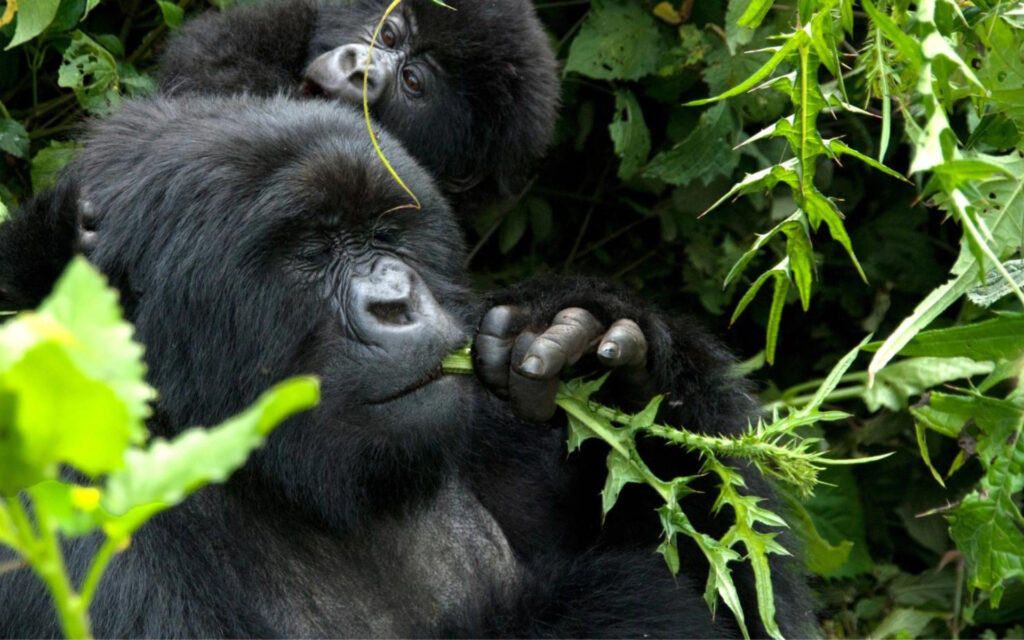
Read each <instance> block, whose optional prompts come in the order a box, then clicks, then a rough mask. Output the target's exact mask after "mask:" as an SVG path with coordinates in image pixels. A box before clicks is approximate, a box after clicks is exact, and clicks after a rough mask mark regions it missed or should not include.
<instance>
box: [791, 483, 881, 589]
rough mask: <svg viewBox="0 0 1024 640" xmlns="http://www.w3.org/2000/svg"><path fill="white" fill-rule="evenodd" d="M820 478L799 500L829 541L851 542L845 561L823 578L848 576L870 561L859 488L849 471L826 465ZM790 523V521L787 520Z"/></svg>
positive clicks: (867, 568)
mask: <svg viewBox="0 0 1024 640" xmlns="http://www.w3.org/2000/svg"><path fill="white" fill-rule="evenodd" d="M821 482H822V484H820V485H819V486H818V487H817V488H815V490H814V495H813V496H811V497H809V498H806V499H804V500H803V505H804V507H805V508H806V509H807V513H808V514H809V515H810V517H811V520H812V521H813V522H814V525H815V528H816V529H817V530H818V531H819V532H820V533H821V534H822V536H823V537H824V538H825V539H826V540H828V541H829V542H830V543H831V544H834V545H839V546H840V548H842V547H843V542H844V541H850V542H851V543H852V546H851V547H850V550H849V556H848V557H847V560H846V562H844V563H843V564H842V565H841V566H839V567H837V568H836V569H833V570H831V571H827V572H826V573H825V577H827V578H849V577H852V576H856V575H861V574H864V573H867V572H869V571H871V570H872V569H873V568H874V562H873V561H872V559H871V555H870V554H869V553H868V544H867V530H866V524H867V523H866V522H865V517H864V507H863V502H862V497H861V494H860V489H859V487H858V486H857V481H856V480H855V479H854V475H853V472H852V471H851V470H850V469H846V468H837V467H829V468H827V469H825V470H824V471H822V472H821ZM791 525H792V522H791Z"/></svg>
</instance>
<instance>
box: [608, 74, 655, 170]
mask: <svg viewBox="0 0 1024 640" xmlns="http://www.w3.org/2000/svg"><path fill="white" fill-rule="evenodd" d="M608 132H609V133H610V134H611V137H612V142H613V143H614V144H615V153H616V155H618V156H619V158H621V162H620V163H619V178H621V179H623V180H628V179H629V178H632V177H633V176H634V175H636V173H637V172H638V171H640V169H641V167H643V165H644V164H646V162H647V155H648V154H649V153H650V152H651V134H650V132H649V131H648V130H647V125H646V124H645V123H644V114H643V111H641V109H640V103H638V102H637V100H636V96H635V95H633V92H632V91H628V90H626V89H620V90H618V91H616V92H615V117H614V118H612V122H611V124H609V125H608Z"/></svg>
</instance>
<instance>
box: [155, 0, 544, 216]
mask: <svg viewBox="0 0 1024 640" xmlns="http://www.w3.org/2000/svg"><path fill="white" fill-rule="evenodd" d="M389 4H390V2H389V0H355V1H351V0H283V1H282V0H277V1H275V2H270V3H264V4H258V5H253V6H242V7H238V8H236V9H232V10H229V11H226V12H224V13H219V12H209V13H206V14H204V15H202V16H200V17H199V18H197V19H195V20H192V21H190V22H188V23H186V24H185V25H184V27H182V29H181V30H180V31H178V32H177V34H176V35H175V36H174V37H172V38H171V39H170V41H169V42H168V44H167V47H166V49H165V51H164V53H163V55H162V58H161V64H160V71H159V85H160V91H161V93H163V94H165V95H184V94H204V95H221V96H224V95H232V94H237V93H247V94H251V95H258V96H273V95H275V94H278V93H284V94H287V95H290V96H294V97H313V98H323V99H326V100H330V101H334V102H341V103H350V104H355V105H359V106H360V108H361V106H362V103H363V95H362V93H363V78H364V69H366V71H365V74H366V75H367V76H368V78H367V86H368V89H367V99H368V103H369V105H370V110H371V114H372V115H373V117H374V119H375V120H376V122H377V123H379V124H380V125H382V126H383V127H384V128H385V129H386V130H387V131H388V132H390V133H391V135H393V136H395V137H397V138H398V139H399V141H401V143H402V144H403V146H404V147H405V148H406V149H407V150H408V151H409V153H411V154H412V156H413V157H414V158H416V159H417V160H418V161H419V162H420V163H421V164H422V165H423V166H425V167H426V169H427V170H428V171H429V172H430V173H431V174H432V175H433V177H434V178H435V180H437V182H438V184H439V185H440V187H441V191H442V192H443V193H444V194H445V195H446V196H448V198H449V201H451V202H453V204H454V205H455V208H456V210H457V211H458V212H459V213H460V214H465V213H466V212H467V207H470V208H476V207H478V206H481V205H483V204H486V203H489V202H491V201H493V200H498V199H504V198H506V197H508V196H509V195H510V194H513V193H515V192H517V191H518V190H520V189H521V188H522V187H523V185H524V183H525V179H526V177H527V176H528V175H529V173H530V171H531V170H532V169H533V166H534V164H535V163H536V162H537V161H538V160H539V159H540V158H541V156H543V154H544V152H545V150H546V149H547V146H548V143H549V142H550V140H551V137H552V132H553V128H554V122H555V117H556V110H557V103H558V77H557V74H556V65H555V59H554V55H553V53H552V51H551V47H550V45H549V43H548V38H547V36H546V34H545V33H544V30H543V28H542V27H541V25H540V22H539V21H538V19H537V15H536V12H535V11H534V8H533V4H532V2H530V0H499V1H488V2H483V1H481V0H451V2H449V3H448V5H449V6H451V7H453V9H454V10H452V9H446V8H444V7H442V6H438V4H437V3H435V2H433V1H432V0H404V1H403V2H402V3H401V4H400V5H399V6H398V8H397V9H396V10H395V11H393V12H392V13H391V14H390V17H389V18H388V20H387V22H385V23H384V25H383V26H382V28H381V30H380V35H379V37H378V39H377V43H376V45H375V46H374V49H373V58H372V61H371V63H370V65H369V67H368V68H367V67H365V66H364V65H365V61H366V58H367V54H368V52H369V44H370V40H371V38H372V36H373V33H374V29H376V27H377V24H378V22H379V21H380V19H381V18H382V16H383V15H384V12H385V10H386V9H387V7H388V5H389ZM359 135H365V134H363V133H359Z"/></svg>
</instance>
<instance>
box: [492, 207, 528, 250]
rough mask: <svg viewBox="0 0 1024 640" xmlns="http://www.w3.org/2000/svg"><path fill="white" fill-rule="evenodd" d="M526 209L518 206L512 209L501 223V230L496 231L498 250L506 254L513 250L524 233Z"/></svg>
mask: <svg viewBox="0 0 1024 640" xmlns="http://www.w3.org/2000/svg"><path fill="white" fill-rule="evenodd" d="M527 215H528V214H527V211H526V207H524V206H522V205H520V206H516V207H515V208H513V209H512V210H511V211H509V212H508V215H507V216H505V219H504V220H503V221H502V222H501V229H500V230H499V231H498V249H499V250H500V251H501V252H502V253H503V254H505V253H508V252H509V251H511V250H512V249H514V248H515V246H516V245H517V244H519V241H520V240H522V239H523V234H524V233H526V219H527Z"/></svg>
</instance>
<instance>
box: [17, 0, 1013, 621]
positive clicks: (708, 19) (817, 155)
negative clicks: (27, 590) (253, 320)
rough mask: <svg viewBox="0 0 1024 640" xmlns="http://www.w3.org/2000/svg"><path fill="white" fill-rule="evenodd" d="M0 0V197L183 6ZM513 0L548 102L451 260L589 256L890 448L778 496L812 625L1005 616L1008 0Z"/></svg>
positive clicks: (129, 78) (135, 76)
mask: <svg viewBox="0 0 1024 640" xmlns="http://www.w3.org/2000/svg"><path fill="white" fill-rule="evenodd" d="M214 4H218V5H225V4H228V0H220V1H219V2H216V3H214ZM3 6H4V11H3V12H2V14H0V47H3V51H2V52H0V154H2V157H3V160H4V161H3V162H0V203H2V204H0V216H2V214H3V211H4V210H5V209H9V208H13V207H16V206H17V205H18V203H19V202H20V201H21V200H23V199H24V198H26V197H27V196H29V195H30V194H31V193H32V192H33V191H35V190H39V189H41V188H44V187H45V186H46V185H48V184H50V183H51V182H52V180H53V176H54V175H55V172H56V171H57V170H58V169H59V167H60V166H62V165H63V163H64V162H66V160H67V159H68V158H69V157H70V156H71V155H72V154H73V153H74V142H73V141H74V130H75V127H76V126H77V124H78V122H79V121H80V118H81V117H82V114H83V113H85V114H92V115H102V114H104V113H106V112H108V111H109V110H111V109H115V108H117V105H118V104H119V102H120V101H121V100H123V99H124V98H125V97H126V96H131V95H134V94H135V93H140V92H144V91H146V90H148V89H149V88H150V87H151V81H150V80H149V79H148V75H147V73H148V72H149V70H150V69H151V65H152V63H153V61H154V51H155V50H157V48H158V47H159V44H160V42H161V40H162V38H163V37H165V36H166V34H167V33H168V32H169V31H170V30H172V29H174V28H176V27H177V26H178V25H179V24H180V22H181V20H182V19H184V18H185V17H187V15H188V14H189V13H190V12H192V11H193V10H197V9H201V8H206V7H207V3H204V2H200V1H199V0H179V1H178V2H170V1H169V0H160V1H150V0H102V1H100V0H20V2H18V3H15V2H14V1H13V0H7V2H6V3H4V5H3ZM537 6H538V9H539V11H540V12H541V15H542V17H543V18H544V19H545V20H546V22H547V24H548V25H549V27H550V29H551V33H552V42H553V44H554V45H555V46H556V47H557V48H558V52H559V55H560V57H561V58H562V59H563V60H564V68H563V69H564V73H563V86H564V90H563V117H562V121H561V123H560V126H559V131H558V140H557V142H556V144H555V146H554V147H553V149H552V153H551V156H550V159H549V160H548V162H547V164H546V165H545V166H544V167H542V169H541V171H540V172H539V173H538V178H537V179H536V180H535V181H534V182H533V184H532V185H531V187H530V188H529V189H528V190H526V191H525V192H524V193H522V194H520V196H519V198H518V199H516V200H515V201H514V202H512V203H510V204H507V205H504V206H501V207H496V208H494V209H492V210H490V211H487V212H484V214H482V215H480V216H479V217H478V218H477V219H476V221H475V230H474V233H471V237H470V241H471V243H473V251H472V254H471V255H472V257H471V261H470V267H471V269H472V270H473V272H474V273H475V274H476V275H477V278H478V282H479V284H480V285H481V286H483V287H491V286H500V285H504V284H507V283H510V282H514V281H517V280H519V279H520V278H522V277H524V276H526V275H529V274H532V273H538V272H544V271H568V272H591V273H602V274H608V275H612V276H614V277H617V278H619V279H620V280H622V281H624V282H626V283H627V284H629V285H630V286H633V287H635V288H637V289H639V290H641V292H642V293H643V294H644V295H646V296H647V297H649V298H652V299H654V300H655V301H657V302H658V303H659V304H661V305H662V306H664V307H666V308H668V309H670V310H674V311H677V312H680V313H682V312H693V311H695V310H696V311H697V312H698V313H697V315H699V316H701V317H702V318H703V319H704V321H705V322H707V323H708V324H710V325H711V326H712V328H713V329H715V330H718V331H720V332H722V333H724V334H726V339H727V340H728V341H729V342H730V343H731V344H733V345H734V346H735V348H736V349H737V351H738V352H739V353H740V354H742V355H743V356H744V357H745V358H746V360H744V362H743V363H742V364H741V366H740V368H741V369H742V371H743V372H745V373H747V374H749V375H751V376H752V377H753V379H754V380H755V381H756V382H757V383H758V384H759V387H760V389H761V397H762V400H763V402H764V405H765V407H766V409H768V411H769V415H776V412H777V415H778V416H783V417H785V416H792V415H795V414H799V412H800V411H801V410H803V409H804V408H805V407H807V406H812V405H813V406H815V407H818V406H819V405H820V407H821V412H822V413H825V414H831V413H834V412H838V411H842V412H843V413H845V414H848V416H847V417H845V418H844V419H842V420H837V421H832V422H829V423H827V425H814V426H810V425H808V426H803V427H801V431H802V432H803V433H804V435H806V436H808V437H812V438H820V439H821V440H822V441H823V442H827V443H828V445H829V446H830V448H831V449H832V453H830V454H829V455H830V457H836V458H839V457H842V458H859V457H866V456H873V455H877V454H883V453H888V452H894V455H892V456H890V457H888V458H885V459H884V460H882V461H879V462H875V463H872V464H870V465H864V466H858V467H828V468H826V469H824V470H822V471H821V474H820V475H821V479H822V480H823V481H825V482H826V483H827V484H824V485H819V486H818V488H817V489H816V490H815V495H814V496H813V497H810V498H803V497H801V496H800V495H799V492H794V495H793V496H792V501H793V504H794V506H795V507H797V510H796V511H795V512H794V513H795V516H794V517H793V518H791V521H790V522H789V524H790V526H791V527H792V528H793V529H794V530H795V531H796V532H797V533H800V532H801V531H807V530H814V529H816V530H817V531H819V532H820V533H821V534H822V536H823V537H824V539H821V538H818V539H815V538H813V537H808V536H805V537H806V538H807V541H808V543H809V547H808V549H809V551H808V553H807V558H806V563H807V565H808V568H809V569H810V570H811V571H814V572H815V573H817V574H819V575H820V576H822V578H821V580H822V581H821V585H820V586H821V591H822V593H823V600H824V603H823V604H824V611H826V619H825V622H824V625H825V630H826V632H827V633H828V634H829V635H830V636H834V637H846V636H865V635H871V636H876V637H887V636H900V637H919V636H920V637H936V636H947V637H958V636H961V635H970V636H983V635H984V636H986V637H993V638H996V637H1019V636H1020V635H1021V634H1024V582H1022V580H1021V577H1022V576H1021V574H1022V571H1024V539H1022V534H1021V531H1022V530H1024V517H1022V515H1021V498H1022V492H1024V484H1022V483H1024V480H1022V478H1024V475H1022V473H1021V468H1020V465H1021V463H1022V461H1024V454H1022V447H1024V444H1021V438H1020V432H1021V429H1022V425H1024V398H1022V395H1021V392H1020V391H1019V390H1018V388H1017V383H1016V379H1017V376H1018V374H1019V369H1020V364H1019V363H1020V359H1021V357H1022V352H1024V333H1022V332H1021V331H1020V328H1021V324H1022V323H1024V319H1022V318H1024V316H1021V313H1022V311H1024V308H1022V300H1024V295H1022V291H1021V288H1022V283H1024V257H1022V256H1020V255H1019V253H1020V249H1021V246H1022V245H1024V186H1022V182H1021V177H1022V175H1024V137H1022V136H1024V54H1022V53H1021V52H1022V51H1024V32H1022V30H1024V3H1021V2H1020V1H1019V0H973V1H970V2H967V1H959V0H922V1H920V2H913V3H912V2H910V1H909V0H858V1H854V0H794V1H793V2H790V3H772V2H771V1H770V0H722V1H720V2H710V1H704V2H695V1H694V0H669V1H666V2H656V1H655V0H538V5H537ZM214 10H216V9H214ZM438 10H439V11H445V10H447V9H443V8H438ZM705 212H707V215H703V216H701V214H703V213H705ZM823 231H825V232H827V233H822V232H823ZM768 285H770V286H768ZM769 290H770V292H771V293H770V294H769V293H768V291H769ZM797 305H799V310H797V309H795V308H794V307H795V306H797ZM787 309H789V311H788V313H784V312H786V311H787ZM17 326H21V321H20V320H19V325H17ZM867 334H873V335H875V336H877V337H878V338H879V340H878V341H876V342H870V343H867V344H865V345H864V348H863V350H862V352H861V355H859V356H858V355H853V356H851V358H850V359H849V369H847V370H844V372H843V373H842V374H841V375H838V378H836V379H833V376H830V375H829V372H830V371H832V370H833V368H834V367H835V365H836V363H838V362H847V360H845V359H844V354H848V353H851V352H850V350H851V349H852V348H854V346H855V345H858V344H860V343H861V342H862V341H863V340H864V339H865V336H866V335H867ZM51 348H52V349H56V347H51ZM54 353H55V354H56V353H57V352H56V351H55V352H54ZM0 357H3V358H6V355H3V356H0ZM53 357H54V358H59V357H60V356H58V355H53ZM64 357H65V359H70V360H71V362H72V363H75V364H77V363H76V361H75V360H74V358H72V357H71V356H68V355H65V356H64ZM125 362H130V359H125ZM65 364H66V363H65ZM12 366H13V365H12ZM126 366H127V365H126ZM84 371H86V373H88V370H84ZM130 372H131V370H130V369H126V370H125V371H123V372H119V374H118V375H119V376H123V377H124V378H125V379H129V374H130ZM5 375H6V374H5ZM67 375H68V376H70V377H71V379H73V380H79V382H80V383H81V384H83V385H85V384H92V383H93V382H95V379H94V378H92V377H90V376H89V375H86V374H85V373H80V374H77V375H78V376H79V377H77V378H76V377H74V375H73V374H72V373H68V374H67ZM80 378H82V379H84V380H85V381H84V382H82V381H81V380H80ZM119 379H120V378H119ZM131 379H134V378H131ZM826 381H828V382H829V384H825V385H823V383H824V382H826ZM119 384H120V383H119ZM124 385H125V386H123V387H117V388H118V389H120V390H119V391H118V392H117V393H125V394H127V395H126V396H125V397H126V398H127V401H128V402H129V404H126V405H125V407H126V408H125V409H124V411H125V412H129V413H128V415H134V414H132V413H130V412H131V411H137V410H138V409H139V407H143V406H144V405H145V397H144V396H143V395H140V394H141V393H142V392H141V391H140V390H139V389H140V388H139V387H135V386H132V385H130V384H128V383H124ZM822 388H825V389H827V393H825V394H824V395H823V396H821V397H818V396H819V395H821V394H820V393H819V392H818V390H819V389H822ZM133 389H134V391H132V390H133ZM577 391H579V392H580V393H583V391H582V387H581V388H579V389H578V390H577ZM110 393H112V394H113V393H115V392H114V391H113V390H112V391H110ZM133 394H134V395H133ZM113 397H115V398H116V397H120V396H117V395H115V396H113ZM97 398H99V396H97ZM108 400H109V398H108ZM95 401H96V402H100V400H99V399H97V400H95ZM111 402H113V401H111ZM111 406H113V405H111ZM816 410H817V409H816ZM75 415H76V416H77V415H78V414H77V413H76V414H75ZM606 418H608V419H611V417H610V416H606ZM783 419H785V418H783ZM4 424H6V423H4ZM105 428H108V429H109V428H112V427H110V426H109V425H108V426H107V427H105ZM613 428H614V429H618V430H622V429H626V430H628V429H629V428H631V427H621V426H614V425H613ZM619 432H620V431H615V432H610V433H619ZM131 433H134V431H131V432H129V434H131ZM119 437H122V438H123V437H124V436H123V435H121V436H119ZM128 442H130V443H137V442H138V441H136V440H129V441H128ZM131 446H135V445H134V444H133V445H131ZM47 455H51V454H47ZM52 455H54V456H57V457H55V458H53V460H62V458H60V456H61V455H64V454H63V453H60V452H59V451H56V452H55V453H53V454H52ZM39 459H40V460H42V459H45V456H44V458H39ZM110 460H113V458H110V459H103V458H100V459H98V460H88V461H86V464H87V465H99V467H93V468H100V467H103V465H106V464H111V462H110ZM614 464H618V463H615V462H613V465H614ZM2 468H4V469H6V468H7V467H6V466H4V467H2ZM89 470H90V467H86V468H83V469H82V471H84V472H86V473H88V472H89ZM708 470H709V471H710V472H712V473H718V470H717V469H715V468H713V467H709V469H708ZM625 472H626V471H625V469H621V470H620V476H619V477H620V478H621V477H629V476H625V475H622V474H623V473H625ZM726 485H728V481H726V482H725V484H724V485H723V486H726ZM40 486H42V485H40ZM106 490H109V487H107V488H106ZM737 496H739V499H740V500H742V499H743V494H742V493H739V492H737ZM33 499H35V498H34V497H33ZM8 506H9V503H8ZM740 508H742V507H740ZM737 513H738V510H737ZM751 522H753V521H751ZM769 529H770V528H769ZM769 529H765V524H764V523H761V524H759V525H757V528H756V529H755V528H753V526H751V530H752V531H754V532H760V533H759V535H770V534H765V533H763V531H765V530H769ZM719 542H721V541H719ZM732 553H737V554H738V551H737V550H733V551H732ZM744 553H747V554H751V550H750V548H749V547H745V548H744ZM751 556H752V557H753V554H751ZM837 559H838V560H840V561H841V562H837V561H836V560H837ZM829 560H832V561H831V562H830V561H829ZM0 579H2V578H0ZM723 599H725V600H726V602H727V604H728V599H727V598H725V597H724V595H723Z"/></svg>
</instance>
